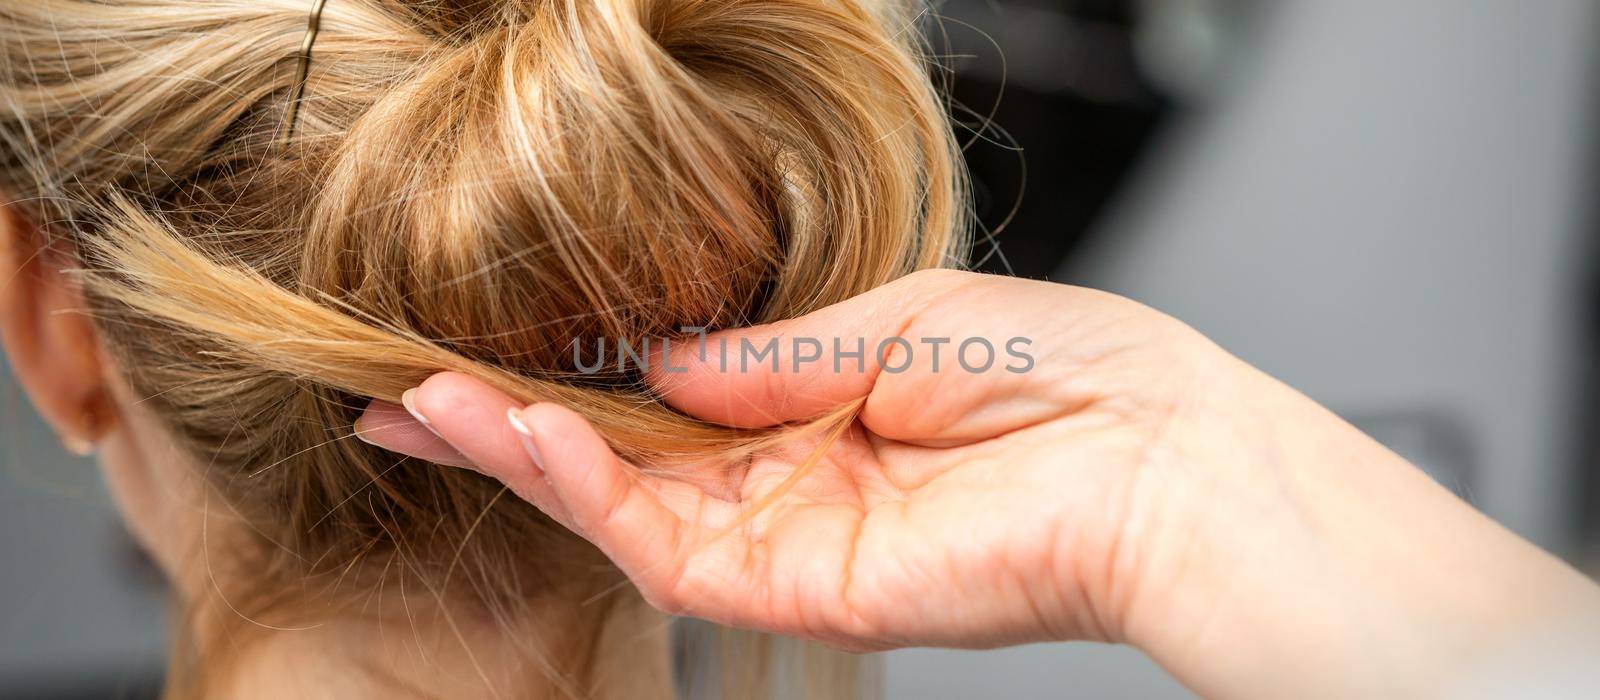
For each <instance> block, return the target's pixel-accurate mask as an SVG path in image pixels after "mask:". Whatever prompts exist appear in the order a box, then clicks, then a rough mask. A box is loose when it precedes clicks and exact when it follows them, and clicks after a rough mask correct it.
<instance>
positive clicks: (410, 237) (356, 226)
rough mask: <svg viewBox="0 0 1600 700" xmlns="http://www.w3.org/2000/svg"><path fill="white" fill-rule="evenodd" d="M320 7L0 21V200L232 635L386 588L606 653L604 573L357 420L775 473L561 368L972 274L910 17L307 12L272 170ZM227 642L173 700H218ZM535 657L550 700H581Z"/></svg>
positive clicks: (182, 678)
mask: <svg viewBox="0 0 1600 700" xmlns="http://www.w3.org/2000/svg"><path fill="white" fill-rule="evenodd" d="M312 4H313V0H12V1H9V2H4V3H0V62H3V63H0V192H4V194H5V197H6V199H7V200H8V201H9V203H10V204H12V206H13V207H14V208H15V209H17V210H18V211H20V212H21V213H22V214H23V215H24V216H25V217H27V218H28V219H29V220H30V221H32V222H33V223H34V224H35V225H36V226H37V227H38V229H39V230H40V231H41V232H43V235H44V236H45V237H46V240H47V242H48V244H49V245H50V246H52V247H59V248H60V249H61V250H63V251H68V252H70V253H71V254H72V255H74V256H76V260H78V261H79V264H80V265H81V267H82V274H83V279H84V282H85V287H86V293H87V299H88V304H89V312H90V313H91V314H92V315H93V317H94V320H95V323H96V324H97V327H98V328H99V329H100V331H101V332H102V334H103V336H104V338H105V339H106V342H107V345H108V346H109V348H110V350H111V352H112V355H113V358H114V359H115V361H116V363H117V364H118V366H119V368H120V369H121V370H122V371H123V372H124V373H125V374H126V378H127V380H128V383H129V385H130V386H131V387H132V388H133V389H134V390H135V392H137V394H138V396H139V397H141V398H142V399H143V400H144V405H145V406H147V407H148V408H150V409H151V411H152V412H153V413H154V414H155V415H157V416H158V417H159V418H160V419H161V420H162V421H163V422H164V424H165V425H166V426H167V427H168V428H169V429H170V431H171V433H172V434H173V435H174V436H175V437H176V438H177V440H178V441H179V444H180V445H181V446H182V447H183V448H184V449H185V450H187V451H188V452H189V453H190V455H191V456H192V457H193V461H194V462H195V464H197V465H200V466H201V467H202V468H203V470H204V477H205V483H206V484H207V485H208V486H209V487H210V488H211V489H212V491H213V492H214V493H215V494H217V497H218V501H219V502H220V503H222V504H223V506H219V507H226V508H227V509H229V511H230V512H231V513H232V514H234V515H236V516H237V518H239V519H240V520H242V521H243V523H244V525H245V527H240V528H237V530H238V531H239V532H241V533H246V534H245V535H243V536H242V539H241V541H240V542H237V543H231V544H230V546H229V547H228V548H226V550H225V552H219V551H216V550H214V551H211V552H209V553H208V556H209V566H211V567H212V568H214V569H215V568H230V567H231V568H234V569H238V570H241V571H248V572H249V574H250V575H249V576H248V577H236V578H240V579H248V581H249V585H250V588H249V589H248V590H241V589H229V590H226V591H219V592H218V598H219V599H221V598H223V597H225V598H226V600H225V603H226V605H227V606H228V608H229V610H230V613H231V614H234V615H236V616H238V617H239V618H240V619H248V620H250V621H252V622H253V623H257V624H263V625H267V624H270V625H292V624H296V618H297V617H305V616H314V615H315V614H319V613H317V612H308V611H327V610H332V609H337V608H338V606H339V605H341V604H342V603H341V602H340V600H339V596H341V595H345V594H346V593H349V592H350V591H352V589H359V588H360V586H357V585H355V584H353V583H352V581H361V582H363V583H362V585H366V586H369V587H370V586H372V585H383V584H384V583H385V582H389V583H393V582H394V580H395V579H398V578H404V579H406V580H407V581H409V582H411V584H413V585H419V586H423V587H425V590H431V591H434V592H435V593H438V594H440V595H444V596H449V597H451V598H459V599H464V600H467V601H470V602H471V603H472V604H474V605H480V606H483V608H484V609H486V610H489V611H492V612H493V613H494V614H495V615H497V616H500V617H502V618H504V619H505V620H508V621H511V620H516V619H518V617H519V611H520V610H522V609H523V608H522V606H524V605H525V604H526V601H529V600H534V599H539V598H541V597H544V598H549V597H551V596H557V597H560V596H565V597H568V598H570V599H572V600H574V601H587V600H589V599H590V598H592V597H594V596H597V595H599V596H600V598H601V600H602V602H601V603H597V604H593V605H589V606H585V607H584V608H583V609H584V610H585V611H587V612H585V613H584V614H587V615H591V616H593V618H594V619H593V620H592V623H593V624H595V625H597V626H598V625H600V624H603V623H604V620H603V619H601V618H602V617H603V616H605V615H608V614H612V611H614V610H615V609H617V608H619V607H624V606H625V604H624V603H608V602H604V601H615V600H617V599H618V598H620V597H626V596H625V595H624V594H621V593H611V594H605V591H607V590H610V589H612V588H614V587H615V584H616V583H617V582H619V581H620V580H621V579H620V577H619V575H618V574H617V573H616V572H615V571H614V570H612V569H610V568H609V567H608V566H606V565H605V564H604V560H603V559H602V558H601V557H600V556H599V554H598V553H596V552H595V551H594V550H593V549H592V548H591V547H589V546H588V545H586V544H585V543H583V542H582V541H581V540H579V539H578V538H576V537H574V536H572V535H570V534H568V533H566V532H565V531H564V530H563V529H561V528H560V527H559V526H558V525H556V524H554V523H553V522H551V521H550V520H548V519H547V518H546V517H544V516H543V515H542V514H540V513H539V512H538V511H536V510H535V509H533V508H532V507H531V506H528V505H527V504H525V503H523V502H521V501H519V500H518V499H516V498H514V497H509V496H506V497H502V490H503V489H502V488H501V487H500V486H499V485H498V484H497V483H494V482H492V481H491V480H489V479H486V478H484V477H481V476H479V475H476V474H474V473H471V472H468V471H464V470H456V469H440V468H437V467H433V466H431V465H429V464H426V463H422V462H419V461H416V460H412V459H409V458H402V457H400V456H398V455H395V454H392V453H388V452H385V451H383V450H380V449H378V448H376V447H373V446H370V445H367V444H365V443H363V442H361V441H359V440H355V439H350V438H351V425H352V423H353V421H354V419H355V418H356V417H357V416H358V415H359V413H360V410H361V408H362V407H363V406H364V405H365V403H366V402H367V400H369V399H370V398H381V399H386V400H390V401H395V400H398V398H399V396H400V394H401V392H403V391H404V390H406V389H408V388H410V387H413V386H415V385H417V384H418V383H420V382H421V381H422V380H423V379H425V378H426V377H428V376H429V375H430V374H432V373H435V372H438V371H441V370H455V371H459V372H465V373H468V374H471V375H475V376H477V377H479V378H482V379H483V380H485V381H487V382H489V383H491V384H493V385H495V386H497V387H499V388H501V389H503V390H505V391H506V392H508V393H510V394H511V395H512V396H514V397H517V398H518V399H519V400H522V401H527V402H532V401H536V400H547V401H556V402H559V403H561V404H563V405H566V406H569V407H572V408H573V409H575V410H577V411H579V412H580V413H582V414H583V415H584V416H586V417H587V418H588V419H589V420H591V421H592V422H593V423H594V424H595V426H596V427H597V428H598V429H599V431H600V432H601V434H602V435H603V436H604V437H605V438H606V439H607V440H608V441H609V442H610V443H611V444H612V445H613V446H614V447H615V448H616V449H617V450H618V452H619V453H620V454H622V455H623V456H624V457H626V458H628V459H630V460H633V461H634V462H635V463H638V464H645V465H670V464H671V463H672V462H673V461H674V460H675V459H678V458H687V457H692V458H705V457H707V456H717V455H737V454H739V453H740V451H741V450H748V449H750V446H751V445H753V444H758V443H759V442H760V441H761V440H764V439H767V436H766V435H765V434H764V433H761V432H751V431H740V430H732V429H726V428H721V427H717V426H712V425H708V424H704V423H701V422H698V421H696V420H694V419H692V418H689V417H686V416H684V415H682V414H680V413H677V412H675V411H673V410H671V409H670V408H668V407H666V406H665V405H664V404H663V403H662V402H661V401H660V400H659V398H658V397H656V396H654V395H653V394H652V393H651V392H650V391H649V389H648V388H647V387H646V386H644V385H643V384H642V382H641V380H640V377H639V376H638V374H637V372H633V371H621V370H617V369H616V368H614V367H613V368H608V369H607V371H605V372H601V373H598V374H588V373H585V372H583V371H580V368H578V367H576V366H574V357H573V354H572V343H573V341H574V340H575V339H593V338H608V339H628V340H631V341H634V342H635V343H638V342H639V341H642V339H644V338H659V337H663V336H676V335H678V334H680V333H681V329H682V328H683V327H686V326H697V327H705V328H710V329H717V328H725V327H731V326H738V325H743V324H751V323H759V322H767V321H773V320H777V319H782V318H786V317H793V316H797V315H800V314H804V313H806V312H809V311H811V310H814V309H817V308H819V307H822V306H825V305H828V304H831V303H834V302H838V301H840V300H843V299H845V298H847V297H850V296H852V295H855V294H858V293H860V292H863V291H866V290H868V289H871V288H873V287H876V286H879V285H882V284H884V283H885V282H888V281H890V280H893V279H895V278H897V277H900V276H903V275H906V274H908V273H910V272H912V271H915V270H918V269H923V268H932V267H943V266H951V265H953V264H955V263H956V262H957V260H958V259H959V257H960V254H961V252H962V251H963V243H962V233H963V231H964V230H965V228H966V227H965V197H964V180H963V177H962V174H961V170H960V168H959V167H958V165H957V163H958V153H957V149H956V147H955V146H954V145H953V143H952V136H951V133H950V128H949V125H948V122H947V118H946V113H947V112H946V105H944V104H943V102H942V101H941V99H940V97H939V95H938V93H937V91H936V90H935V89H934V87H933V85H932V81H930V66H929V64H928V62H927V61H926V60H925V58H924V54H923V53H922V51H921V49H920V47H919V45H918V41H919V39H918V37H919V36H920V34H919V31H918V27H917V23H918V19H919V17H920V16H921V15H922V14H923V11H924V10H925V9H926V8H920V7H909V6H901V5H899V4H895V2H894V0H329V2H328V3H327V7H326V10H325V11H324V13H323V16H322V22H321V31H320V35H319V37H318V38H317V40H316V43H315V48H314V53H313V60H312V61H311V62H310V72H309V75H308V77H307V79H306V82H305V85H304V97H303V99H302V100H301V103H300V106H299V109H298V117H297V119H296V120H295V126H294V129H293V132H292V134H293V135H292V138H289V139H283V138H282V136H283V135H284V132H285V130H284V129H283V126H284V123H285V120H286V119H287V118H288V115H289V112H290V104H291V95H292V94H293V92H294V85H295V74H296V69H297V57H298V56H299V52H300V46H301V43H302V40H303V38H304V36H305V33H306V28H307V14H308V12H309V11H310V8H311V5H312ZM419 590H422V589H419ZM313 603H314V604H313ZM207 604H208V603H206V602H205V601H189V605H191V606H195V607H201V606H204V605H207ZM210 604H211V605H221V604H222V602H218V601H212V602H211V603H210ZM191 612H193V611H191ZM215 642H216V640H207V639H195V640H189V643H188V644H186V645H185V646H184V648H181V649H180V650H179V653H178V654H177V655H176V659H175V661H174V667H173V668H174V671H173V678H174V680H173V683H174V687H175V688H187V690H186V691H185V693H186V694H204V692H205V690H204V687H203V685H204V680H203V676H205V675H206V674H203V673H195V672H194V671H195V670H197V669H203V668H206V664H208V663H212V662H214V661H217V660H218V659H219V658H220V657H221V656H222V652H221V651H220V650H219V645H218V644H216V643H215ZM535 651H537V653H539V654H541V655H543V656H544V657H546V658H545V659H544V660H543V661H541V662H540V663H543V664H545V665H546V667H547V668H548V670H549V671H550V672H551V673H552V674H554V675H556V676H559V678H560V683H561V684H563V685H562V687H564V688H566V690H567V692H569V693H570V694H572V695H576V696H583V695H586V694H588V693H590V692H592V691H593V689H594V685H595V684H596V683H597V682H599V681H597V680H596V679H593V678H589V677H586V675H585V674H586V669H589V668H590V666H591V665H592V664H591V662H592V659H586V658H584V650H581V649H580V650H551V649H540V650H535ZM724 665H725V666H726V665H731V664H724ZM724 670H727V669H724ZM185 684H187V685H185ZM177 692H178V691H174V693H177Z"/></svg>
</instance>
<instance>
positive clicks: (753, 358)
mask: <svg viewBox="0 0 1600 700" xmlns="http://www.w3.org/2000/svg"><path fill="white" fill-rule="evenodd" d="M959 274H960V273H947V274H945V275H943V276H924V275H919V276H912V277H906V278H904V279H901V280H899V281H897V282H894V283H891V284H888V285H885V286H883V287H879V288H878V289H874V290H872V291H869V292H867V293H865V294H862V295H860V296H857V297H854V298H851V299H848V300H846V301H843V302H840V303H838V304H834V305H832V306H828V307H825V308H823V309H820V310H818V311H816V312H813V313H811V314H807V315H805V316H802V317H799V318H794V319H789V320H785V321H779V322H776V323H770V324H766V325H763V326H753V327H750V328H740V329H735V330H728V331H722V332H719V333H713V334H711V335H709V336H706V337H705V338H704V339H703V340H702V339H700V338H698V337H693V336H691V337H688V338H685V339H682V340H680V341H679V342H677V343H670V344H668V346H667V352H666V353H664V354H663V353H659V352H658V353H657V354H656V355H655V356H654V357H653V358H652V360H653V361H652V362H651V366H650V368H649V369H650V371H649V373H648V377H649V379H650V382H651V384H652V385H653V386H654V387H655V388H656V390H657V392H659V393H660V394H661V395H662V397H663V398H664V399H665V400H666V401H667V403H669V404H671V405H672V406H674V407H676V408H677V409H679V410H681V411H683V412H685V413H688V414H690V415H692V416H695V417H697V418H701V419H703V420H707V421H711V422H714V423H721V424H724V425H731V426H735V427H745V428H752V427H763V426H769V425H775V424H778V423H782V422H785V421H792V420H800V419H805V418H810V417H813V416H816V415H819V414H821V413H824V412H826V411H828V410H829V409H833V408H837V407H839V406H841V405H843V404H846V403H849V402H850V401H852V400H855V399H859V398H861V397H864V396H866V395H867V394H868V392H870V391H871V390H872V387H873V384H874V382H876V381H877V379H878V375H879V372H880V369H879V367H880V363H879V362H878V361H877V359H876V358H877V356H878V351H879V350H880V349H884V350H886V351H887V352H889V353H894V352H896V351H897V350H898V348H897V347H895V346H893V345H892V344H891V345H890V346H889V347H887V348H884V347H883V346H884V342H885V340H886V339H888V338H892V337H895V336H896V335H897V334H898V333H899V332H900V331H901V330H902V329H903V328H905V326H906V325H907V324H908V323H910V322H911V321H912V319H914V318H915V317H916V315H917V314H919V313H921V311H922V310H923V309H925V308H927V305H928V304H929V303H930V302H931V301H932V300H933V299H935V298H937V296H938V295H940V294H942V293H943V291H944V290H945V289H947V288H948V286H949V285H950V284H951V283H952V282H953V281H954V279H955V278H956V277H957V276H958V275H959ZM769 347H770V348H771V352H770V354H769V353H768V352H767V349H768V348H769Z"/></svg>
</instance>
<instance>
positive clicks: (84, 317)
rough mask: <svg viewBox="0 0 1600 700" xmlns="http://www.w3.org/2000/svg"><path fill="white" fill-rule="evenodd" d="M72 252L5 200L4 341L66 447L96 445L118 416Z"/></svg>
mask: <svg viewBox="0 0 1600 700" xmlns="http://www.w3.org/2000/svg"><path fill="white" fill-rule="evenodd" d="M70 259H71V256H70V255H66V254H63V253H61V252H60V251H57V250H52V249H50V248H48V246H47V244H46V242H45V239H44V236H43V235H42V233H41V232H40V231H39V230H38V229H37V228H36V227H35V226H34V225H33V224H32V223H31V222H30V221H29V220H28V219H27V218H26V217H25V216H23V214H22V213H21V212H20V211H18V209H17V207H16V205H6V206H0V343H3V345H4V346H5V351H6V356H7V358H8V359H9V361H10V365H11V370H12V372H13V374H15V375H16V377H17V380H18V381H19V382H20V383H21V384H22V388H23V390H24V391H25V392H26V393H27V394H28V397H29V398H30V399H31V400H32V402H33V405H34V407H35V408H37V409H38V411H39V413H40V414H41V415H42V416H43V417H44V419H45V420H46V421H47V422H49V423H50V425H51V426H52V427H53V428H54V429H55V431H56V433H57V434H58V435H60V436H62V441H63V443H65V444H66V445H67V446H68V449H70V450H72V451H73V452H75V453H86V452H88V451H89V450H90V449H92V445H93V443H94V442H95V441H97V440H98V439H99V438H100V437H101V435H103V434H104V432H105V431H106V429H107V428H108V427H110V425H111V423H112V418H113V417H114V414H113V411H114V409H113V408H112V406H111V404H110V401H109V393H108V392H107V390H106V387H107V382H106V375H105V371H106V366H105V363H104V362H102V359H101V355H100V341H99V335H98V333H96V332H95V328H94V324H93V323H92V322H91V321H90V320H89V316H88V314H87V313H86V311H87V309H86V308H85V304H84V299H83V292H82V289H81V287H80V285H79V284H78V283H77V281H76V280H74V279H73V278H72V277H71V276H70V275H68V274H67V273H66V272H65V269H66V266H67V265H70V264H71V263H70V262H69V260H70Z"/></svg>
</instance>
